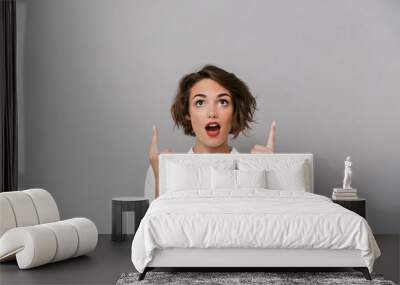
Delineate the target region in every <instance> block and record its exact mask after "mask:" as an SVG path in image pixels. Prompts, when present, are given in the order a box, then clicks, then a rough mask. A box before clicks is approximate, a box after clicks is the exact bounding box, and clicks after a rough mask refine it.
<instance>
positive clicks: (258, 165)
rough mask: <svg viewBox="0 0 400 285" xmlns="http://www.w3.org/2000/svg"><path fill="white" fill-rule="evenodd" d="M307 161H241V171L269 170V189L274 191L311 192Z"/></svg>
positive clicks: (239, 165)
mask: <svg viewBox="0 0 400 285" xmlns="http://www.w3.org/2000/svg"><path fill="white" fill-rule="evenodd" d="M307 166H308V162H307V160H299V159H259V158H258V159H252V158H248V159H239V160H238V168H239V169H240V170H262V169H266V170H267V175H266V176H267V179H266V180H267V188H268V189H273V190H293V191H310V190H308V189H310V188H311V186H310V182H309V181H308V179H307V177H308V175H309V173H308V171H310V170H309V168H308V167H307Z"/></svg>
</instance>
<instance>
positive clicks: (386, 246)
mask: <svg viewBox="0 0 400 285" xmlns="http://www.w3.org/2000/svg"><path fill="white" fill-rule="evenodd" d="M375 237H376V240H377V242H378V244H379V247H380V249H381V251H382V256H381V257H380V258H379V259H378V260H377V261H376V263H375V268H374V269H375V272H377V273H382V274H384V276H385V278H386V279H389V280H392V281H394V282H395V283H399V274H400V273H399V272H400V263H399V259H400V237H399V235H376V236H375ZM130 247H131V242H130V240H127V241H125V242H121V243H115V242H112V241H111V238H110V235H100V236H99V243H98V246H97V248H96V250H95V251H94V252H92V253H91V254H89V255H88V256H81V257H77V258H74V259H69V260H65V261H61V262H58V263H52V264H48V265H45V266H41V267H37V268H34V269H29V270H19V269H18V267H17V264H16V262H8V263H3V264H0V284H1V285H6V284H115V283H116V281H117V280H118V278H119V276H120V275H121V274H122V273H124V272H131V271H134V267H133V265H132V263H131V259H130Z"/></svg>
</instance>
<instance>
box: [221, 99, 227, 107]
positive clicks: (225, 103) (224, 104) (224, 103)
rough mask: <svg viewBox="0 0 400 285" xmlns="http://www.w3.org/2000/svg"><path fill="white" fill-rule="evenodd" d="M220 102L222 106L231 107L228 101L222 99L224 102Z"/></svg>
mask: <svg viewBox="0 0 400 285" xmlns="http://www.w3.org/2000/svg"><path fill="white" fill-rule="evenodd" d="M220 102H221V105H222V106H228V105H229V101H228V100H225V99H222V100H220Z"/></svg>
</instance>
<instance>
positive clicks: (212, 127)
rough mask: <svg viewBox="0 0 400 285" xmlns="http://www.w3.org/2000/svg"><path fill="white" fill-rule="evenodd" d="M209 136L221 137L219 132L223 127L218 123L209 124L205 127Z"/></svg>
mask: <svg viewBox="0 0 400 285" xmlns="http://www.w3.org/2000/svg"><path fill="white" fill-rule="evenodd" d="M205 129H206V132H207V135H208V136H210V137H216V136H218V135H219V130H220V129H221V126H220V125H219V124H218V123H216V122H211V123H208V124H207V125H206V127H205Z"/></svg>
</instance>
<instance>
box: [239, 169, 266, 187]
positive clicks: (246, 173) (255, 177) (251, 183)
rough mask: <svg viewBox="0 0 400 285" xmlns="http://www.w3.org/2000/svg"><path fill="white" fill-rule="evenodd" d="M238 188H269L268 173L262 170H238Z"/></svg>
mask: <svg viewBox="0 0 400 285" xmlns="http://www.w3.org/2000/svg"><path fill="white" fill-rule="evenodd" d="M236 181H237V187H238V188H267V171H266V170H265V169H261V170H236Z"/></svg>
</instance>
